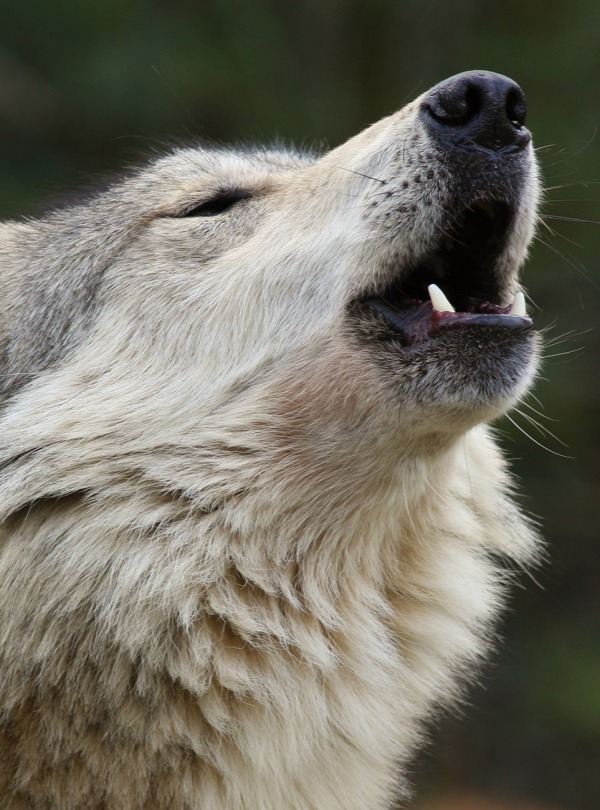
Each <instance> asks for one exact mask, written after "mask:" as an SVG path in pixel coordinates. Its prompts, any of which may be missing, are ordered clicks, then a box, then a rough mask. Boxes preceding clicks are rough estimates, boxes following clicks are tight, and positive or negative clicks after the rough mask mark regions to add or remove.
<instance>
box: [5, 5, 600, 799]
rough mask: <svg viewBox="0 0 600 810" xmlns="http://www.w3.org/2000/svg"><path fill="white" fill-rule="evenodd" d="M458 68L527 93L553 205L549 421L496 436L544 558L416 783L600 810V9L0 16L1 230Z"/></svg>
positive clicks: (536, 293) (231, 8)
mask: <svg viewBox="0 0 600 810" xmlns="http://www.w3.org/2000/svg"><path fill="white" fill-rule="evenodd" d="M474 68H485V69H488V70H496V71H499V72H501V73H506V74H508V75H510V76H512V77H513V78H515V79H516V80H517V81H518V82H519V83H520V84H521V85H522V87H523V88H524V89H525V91H526V94H527V96H528V100H529V108H530V113H529V119H528V123H529V126H530V128H531V129H532V130H533V132H534V136H535V140H536V145H537V147H538V155H539V158H540V161H541V164H542V169H543V174H544V180H545V185H546V188H547V192H546V200H545V204H544V207H543V216H542V221H541V223H540V230H539V238H538V240H537V242H536V244H535V246H534V250H533V251H532V258H531V261H530V262H529V265H528V267H527V270H526V275H525V281H526V284H527V286H528V288H529V290H530V293H531V296H532V298H533V301H534V302H535V305H536V309H535V310H534V314H535V319H536V322H537V324H538V325H539V327H541V328H542V329H544V330H546V331H545V335H546V340H547V346H548V347H547V350H546V355H547V360H546V362H545V366H544V371H543V377H542V378H541V379H540V380H539V383H538V385H537V388H536V391H535V394H536V396H537V397H538V399H539V400H540V402H541V404H540V403H539V402H537V401H536V399H533V398H530V399H529V400H528V405H530V406H532V407H533V408H536V409H537V410H539V411H540V412H541V413H542V414H543V415H541V416H540V415H538V414H536V413H534V412H533V411H532V410H530V409H529V407H528V406H527V405H525V406H523V407H522V408H521V413H520V414H519V413H516V414H513V419H514V422H515V424H514V425H513V424H511V423H510V422H509V421H508V420H506V419H505V420H502V421H501V422H500V423H499V425H498V427H499V429H500V430H501V432H502V433H503V434H504V439H503V443H504V446H505V447H506V449H507V452H508V454H509V455H510V456H511V457H512V458H514V467H515V468H516V470H517V472H518V474H519V475H520V477H521V478H522V479H523V480H524V482H525V484H524V487H523V489H524V492H525V493H526V496H524V505H525V507H526V509H527V510H529V511H530V512H532V513H533V514H535V515H539V516H540V517H541V520H542V523H543V527H544V534H545V537H546V538H547V541H548V556H549V561H548V563H546V564H545V565H544V566H543V567H542V568H541V569H540V570H537V571H536V572H534V577H535V580H534V581H532V579H530V578H529V577H527V576H523V577H522V579H521V584H522V586H523V587H522V588H521V589H518V591H517V593H516V596H515V598H514V600H513V602H512V605H511V610H510V613H509V615H508V616H507V619H506V621H505V622H504V624H503V626H502V635H503V637H504V641H503V645H502V647H501V650H500V652H499V653H498V655H497V657H496V660H495V661H494V662H493V664H492V665H491V666H490V667H489V668H488V669H487V670H486V671H485V673H484V674H483V676H482V679H481V680H482V683H481V685H480V686H478V687H475V688H474V689H473V690H472V692H471V699H470V702H469V704H468V705H467V706H465V708H464V710H463V716H462V717H461V718H460V719H459V720H458V721H457V720H449V719H448V720H444V721H442V722H441V723H440V724H439V727H438V728H437V729H436V731H435V734H434V738H435V740H436V742H435V744H433V745H432V746H431V747H430V749H429V751H428V752H427V753H425V754H424V755H423V756H422V757H421V758H420V760H419V761H418V762H416V763H415V766H414V772H415V780H416V782H417V783H418V784H419V785H420V788H419V791H420V794H419V795H420V796H421V797H429V799H425V801H431V802H435V801H436V800H435V797H443V798H441V799H440V798H438V800H439V801H441V802H442V803H441V804H440V805H437V804H435V806H436V807H438V806H439V807H444V808H446V807H448V808H449V807H450V806H451V804H450V798H449V795H450V794H451V793H456V792H457V791H458V792H459V793H460V792H461V791H467V792H469V793H472V794H477V795H478V796H480V797H488V798H485V799H484V798H481V802H482V803H481V804H477V805H475V804H473V805H471V804H469V803H468V800H467V799H466V798H464V796H465V794H464V793H460V795H461V796H463V798H462V799H460V798H458V799H457V800H456V801H457V802H458V804H457V805H456V807H458V808H465V810H466V808H467V807H469V808H470V807H475V806H476V807H477V808H480V807H481V808H490V809H491V808H492V807H497V806H498V807H500V806H502V807H504V806H505V805H504V804H502V805H496V804H493V803H490V802H491V801H492V799H491V797H497V798H498V797H500V798H502V797H503V798H504V799H505V800H506V801H507V802H508V804H507V805H506V806H507V807H509V808H512V807H514V808H517V807H525V806H527V807H528V808H529V807H531V808H533V807H534V806H535V807H538V805H537V804H536V805H533V804H527V805H520V804H515V803H514V802H515V801H517V800H522V801H526V800H529V801H537V802H540V803H542V805H543V806H544V807H546V803H548V805H553V806H554V805H558V806H560V807H564V808H568V810H598V808H600V621H599V616H600V610H599V608H600V555H599V553H598V534H599V532H598V516H599V509H598V502H599V501H600V465H599V460H598V445H599V438H600V435H599V434H600V427H599V425H600V419H599V416H600V408H599V405H600V401H599V400H600V380H599V374H598V361H597V357H598V351H599V348H600V346H599V335H598V328H597V326H598V320H599V319H598V312H599V309H600V271H599V265H600V261H599V259H598V258H597V257H598V252H599V247H600V228H598V225H597V223H595V222H590V220H591V221H593V220H598V219H600V203H599V199H600V186H599V176H600V163H599V148H600V143H599V138H598V123H599V120H600V3H598V0H569V2H565V1H564V0H560V1H557V2H552V0H533V1H531V2H526V1H525V0H519V1H518V2H517V0H504V1H503V2H502V3H483V2H477V0H455V1H454V2H451V0H439V1H438V0H407V1H406V2H401V0H362V2H361V0H297V2H293V0H289V1H286V0H196V2H185V0H168V2H167V0H147V2H136V0H96V2H94V0H88V1H87V2H85V0H52V2H51V3H49V2H47V0H43V1H42V0H31V2H11V3H10V6H9V4H8V3H5V4H3V8H2V10H1V11H0V215H1V216H2V217H20V216H26V215H28V214H30V213H31V212H34V211H36V210H37V209H38V207H39V206H40V205H41V203H42V202H43V201H45V200H47V199H48V198H49V197H50V198H52V197H59V198H60V196H61V195H62V194H64V193H65V192H70V191H73V190H75V189H77V188H78V187H80V186H82V185H89V183H90V181H94V180H95V179H96V177H97V176H98V175H99V174H104V173H105V172H110V171H115V170H119V169H120V168H123V167H124V166H127V165H130V164H131V163H133V162H135V160H136V159H139V158H140V156H141V157H144V156H147V155H148V153H150V152H153V151H156V150H157V149H159V148H160V144H161V143H164V142H165V141H167V140H168V139H172V138H176V139H178V140H180V139H183V140H185V139H186V138H195V137H197V136H201V137H206V138H210V139H215V140H219V141H221V140H223V141H232V140H233V141H239V140H250V141H257V140H261V141H264V140H266V141H269V140H273V139H275V138H279V139H283V140H284V141H290V142H292V141H293V142H295V143H297V144H300V145H305V146H306V145H317V146H319V147H320V146H324V145H330V146H333V145H336V144H338V143H339V142H341V141H343V140H345V139H346V138H348V137H349V136H350V135H352V134H354V133H355V132H357V131H358V130H360V129H362V128H363V127H365V126H366V125H368V124H369V123H372V122H373V121H375V120H377V119H378V118H380V117H382V116H383V115H386V114H388V113H390V112H392V111H394V110H395V109H397V108H399V107H400V106H402V105H403V104H404V103H405V102H406V101H408V100H409V99H410V98H412V97H413V96H415V95H417V94H419V93H421V92H422V91H424V90H426V89H427V88H428V87H430V86H431V85H433V84H435V83H436V82H438V81H440V80H441V79H444V78H446V77H447V76H450V75H451V74H453V73H457V72H460V71H462V70H467V69H474ZM533 419H535V420H537V421H539V422H541V424H542V425H543V427H542V429H541V430H540V429H539V428H538V427H537V426H536V425H535V424H533V423H532V420H533ZM525 433H528V434H530V436H531V438H527V437H526V436H525V435H524V434H525ZM552 434H554V435H552ZM555 436H556V437H557V438H555ZM544 448H547V449H544ZM473 801H475V799H473ZM427 806H428V807H432V806H434V805H433V804H431V805H430V804H428V805H427ZM452 807H454V805H452ZM282 810H283V808H282Z"/></svg>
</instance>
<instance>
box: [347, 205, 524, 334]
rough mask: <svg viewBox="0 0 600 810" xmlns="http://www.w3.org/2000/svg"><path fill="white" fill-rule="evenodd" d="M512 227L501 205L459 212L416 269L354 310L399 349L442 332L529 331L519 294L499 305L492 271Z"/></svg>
mask: <svg viewBox="0 0 600 810" xmlns="http://www.w3.org/2000/svg"><path fill="white" fill-rule="evenodd" d="M513 221H514V209H513V207H512V206H511V205H509V204H508V203H506V202H502V201H497V200H490V201H483V202H480V203H478V204H476V205H472V206H469V207H468V208H465V209H464V210H463V211H462V212H461V213H460V214H459V215H458V216H457V217H456V218H455V219H454V220H453V221H452V222H451V223H450V224H449V225H448V227H446V228H445V229H443V231H442V233H441V235H440V238H439V239H438V242H437V244H436V245H435V247H434V248H433V249H432V250H430V251H429V252H428V253H427V254H426V255H425V257H424V258H423V259H422V260H421V261H420V262H419V263H418V264H416V265H415V266H413V267H412V268H411V269H409V270H408V272H407V271H403V272H402V273H401V274H399V275H397V276H396V277H394V278H393V279H392V280H391V281H390V282H389V283H388V284H387V285H386V286H384V287H383V288H381V289H379V290H377V291H375V292H374V293H370V294H368V295H365V296H363V297H362V298H360V299H359V300H357V301H356V302H355V305H356V307H358V310H359V311H362V312H365V311H367V312H369V313H371V314H373V315H375V316H376V318H377V320H378V321H380V322H381V325H382V326H384V325H385V329H384V331H387V333H388V335H387V337H388V338H389V337H393V338H394V341H395V342H396V343H397V342H400V343H402V344H403V345H405V346H410V345H412V344H414V343H419V342H422V341H424V340H427V339H429V338H432V337H435V336H436V335H438V334H440V333H441V332H443V331H446V330H447V329H464V328H478V329H483V328H486V327H487V328H490V327H493V328H500V329H505V330H512V331H517V332H525V331H529V330H530V329H531V328H532V326H533V324H532V321H531V319H530V318H529V317H528V316H527V312H526V309H525V299H524V296H523V294H522V293H520V292H518V293H516V295H514V300H513V301H512V303H511V304H509V305H507V306H502V305H501V303H500V302H501V301H502V299H503V298H504V299H505V298H506V297H507V295H508V291H507V290H506V289H504V285H503V284H502V280H501V278H500V277H499V274H498V272H497V271H496V265H497V262H498V259H499V257H500V255H501V253H502V251H503V250H504V249H505V247H506V242H507V238H508V233H509V231H510V229H511V226H512V224H513ZM390 333H391V334H390ZM381 337H385V335H381Z"/></svg>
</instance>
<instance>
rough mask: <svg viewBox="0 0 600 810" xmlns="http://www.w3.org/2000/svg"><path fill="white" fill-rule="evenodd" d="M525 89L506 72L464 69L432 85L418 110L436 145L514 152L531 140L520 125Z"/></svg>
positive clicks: (523, 124) (524, 128) (524, 104)
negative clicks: (466, 70)
mask: <svg viewBox="0 0 600 810" xmlns="http://www.w3.org/2000/svg"><path fill="white" fill-rule="evenodd" d="M525 114H526V102H525V94H524V93H523V91H522V90H521V88H520V87H519V85H518V84H517V83H516V82H514V81H513V80H512V79H509V78H508V77H507V76H502V75H500V74H499V73H491V72H489V71H468V72H465V73H459V74H457V75H456V76H452V77H451V78H449V79H446V80H445V81H443V82H440V83H439V84H437V85H435V87H433V88H432V89H431V90H430V91H429V92H428V93H427V94H426V95H425V97H424V98H423V100H422V102H421V110H420V115H421V117H422V120H423V122H424V125H425V127H426V129H427V132H428V133H429V135H430V136H431V137H432V138H433V139H434V140H435V141H436V143H437V144H438V145H439V146H442V147H444V148H459V149H465V148H466V149H474V148H475V149H479V150H481V149H484V150H487V151H488V152H494V153H499V152H516V151H520V150H522V149H524V148H525V147H526V146H527V145H528V144H529V142H530V141H531V134H530V133H529V130H528V129H526V127H525Z"/></svg>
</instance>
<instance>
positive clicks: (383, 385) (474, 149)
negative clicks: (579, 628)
mask: <svg viewBox="0 0 600 810" xmlns="http://www.w3.org/2000/svg"><path fill="white" fill-rule="evenodd" d="M539 196H540V191H539V179H538V170H537V168H536V162H535V158H534V153H533V149H532V143H531V135H530V133H529V131H528V130H527V128H526V126H525V98H524V95H523V92H522V91H521V89H520V87H519V86H518V85H517V84H515V83H514V82H513V81H512V80H511V79H509V78H507V77H505V76H501V75H499V74H495V73H490V72H487V71H470V72H467V73H463V74H459V75H457V76H454V77H452V78H450V79H447V80H445V81H443V82H441V83H440V84H438V85H436V86H435V87H433V88H432V89H431V90H429V91H428V92H426V93H424V94H422V95H421V96H420V97H419V98H417V99H416V100H414V101H412V102H411V103H409V104H408V105H407V106H405V107H404V108H403V109H402V110H400V112H397V113H395V114H393V115H391V116H389V117H387V118H384V119H383V120H381V121H379V122H378V123H376V124H374V125H372V126H370V127H369V128H367V129H366V130H365V131H363V132H362V133H360V134H358V135H357V136H356V137H353V138H351V139H350V140H348V141H347V142H346V143H344V144H342V145H341V146H338V147H337V148H334V149H332V150H331V151H329V152H326V153H324V154H316V153H312V152H296V151H293V150H291V149H287V148H283V147H277V148H273V149H268V148H243V149H239V148H235V149H227V148H216V147H211V148H206V147H202V146H199V147H186V148H177V149H175V150H174V151H172V152H171V153H169V154H167V155H165V156H162V157H160V158H158V159H156V160H153V161H152V162H151V163H150V164H149V165H146V166H144V167H142V168H141V169H139V170H136V171H134V172H132V173H131V174H130V175H128V176H126V177H124V178H123V179H122V180H121V181H119V182H116V183H114V184H112V185H111V186H110V187H109V188H107V189H105V190H104V191H103V192H102V193H99V194H98V195H97V196H95V197H93V198H91V199H90V200H88V201H87V202H85V203H82V204H76V205H70V206H66V207H63V208H61V209H58V210H54V211H53V212H51V213H49V214H47V215H45V216H43V217H42V218H40V219H39V220H24V221H19V222H6V223H3V224H2V225H1V227H0V258H1V262H0V293H1V294H0V358H1V361H0V363H1V376H0V392H1V394H2V409H1V411H0V572H1V573H0V582H1V586H0V684H1V688H0V751H1V764H0V795H1V796H2V806H3V808H5V810H25V809H26V808H34V809H35V810H38V809H39V810H42V808H43V809H44V810H151V809H152V810H283V809H284V808H290V809H291V810H366V809H368V810H383V808H390V807H391V806H392V805H393V803H394V802H396V801H399V800H403V797H404V798H405V797H406V796H407V795H409V786H408V783H409V779H408V777H407V764H408V763H409V762H410V759H411V757H412V756H413V755H414V753H415V751H416V750H417V748H418V746H419V744H420V743H421V742H422V740H423V738H424V734H425V732H426V727H427V724H428V721H429V720H430V718H431V717H432V716H434V715H435V712H436V711H437V710H438V709H439V708H440V707H443V706H447V705H451V704H452V702H453V701H455V700H456V699H457V697H459V696H460V694H461V688H462V687H461V685H462V684H465V683H468V681H469V680H470V679H472V677H473V673H474V672H475V671H476V668H477V667H478V666H479V664H480V661H481V660H482V656H483V655H484V654H485V653H486V651H487V650H488V648H489V646H490V639H491V638H492V635H493V628H494V620H495V619H496V617H497V615H498V612H499V610H500V608H501V606H502V605H503V603H504V601H505V596H506V583H507V581H509V580H510V568H511V567H513V568H514V567H515V565H516V566H521V565H526V564H528V562H529V561H531V560H533V559H534V558H535V555H536V548H537V546H538V540H537V537H536V533H535V531H534V529H532V527H531V525H530V522H529V520H528V519H527V518H526V517H525V516H523V515H522V514H521V512H520V510H519V508H518V506H517V505H516V504H515V502H514V496H513V491H512V490H513V484H512V481H511V476H510V474H509V471H508V470H507V466H506V464H505V461H504V460H503V457H502V454H501V452H500V450H499V449H498V448H497V446H496V443H495V439H494V436H493V435H492V433H491V429H490V427H489V423H490V422H491V421H492V420H494V419H495V418H496V417H498V416H499V415H501V414H503V413H504V412H506V411H507V410H508V409H509V408H511V407H512V406H513V405H514V404H515V403H516V402H517V401H518V400H519V398H521V397H522V396H523V395H524V394H525V392H526V391H527V390H528V389H529V387H530V385H531V383H532V380H533V379H534V376H535V372H536V367H537V363H538V354H539V338H538V336H537V333H536V331H535V330H534V328H533V324H532V320H531V319H530V317H529V316H528V314H527V311H526V307H525V298H524V294H523V289H522V287H521V286H520V283H519V280H518V272H519V269H520V267H521V265H522V264H523V262H524V259H525V257H526V254H527V250H528V246H529V244H530V242H531V239H532V236H533V233H534V229H535V224H536V216H537V214H536V212H537V206H538V200H539ZM506 561H508V562H509V565H508V566H507V565H506Z"/></svg>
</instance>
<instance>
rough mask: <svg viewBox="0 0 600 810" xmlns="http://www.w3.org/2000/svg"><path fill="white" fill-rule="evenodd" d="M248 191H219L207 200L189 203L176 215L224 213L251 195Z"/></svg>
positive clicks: (204, 215)
mask: <svg viewBox="0 0 600 810" xmlns="http://www.w3.org/2000/svg"><path fill="white" fill-rule="evenodd" d="M251 196H252V195H251V194H250V192H249V191H242V190H241V189H236V190H233V191H221V192H218V193H217V194H215V195H214V196H213V197H211V198H210V199H209V200H203V201H202V202H199V203H196V204H194V205H191V206H190V207H189V208H186V209H184V210H183V211H181V213H179V214H177V216H178V217H214V216H217V214H224V213H225V212H226V211H229V209H230V208H233V206H234V205H236V203H239V202H241V201H242V200H247V199H249V198H250V197H251Z"/></svg>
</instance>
